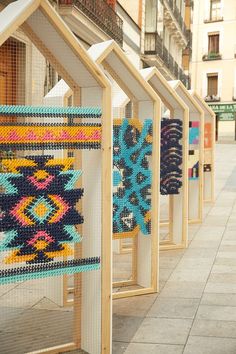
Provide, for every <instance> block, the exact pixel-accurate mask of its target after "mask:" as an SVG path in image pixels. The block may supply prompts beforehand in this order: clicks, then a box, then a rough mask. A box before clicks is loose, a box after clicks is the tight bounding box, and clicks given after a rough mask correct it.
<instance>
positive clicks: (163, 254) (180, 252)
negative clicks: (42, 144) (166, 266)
mask: <svg viewBox="0 0 236 354" xmlns="http://www.w3.org/2000/svg"><path fill="white" fill-rule="evenodd" d="M184 253H185V250H182V249H181V250H169V251H161V252H160V257H161V258H163V257H174V258H181V257H182V256H183V254H184Z"/></svg>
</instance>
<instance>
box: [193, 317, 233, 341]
mask: <svg viewBox="0 0 236 354" xmlns="http://www.w3.org/2000/svg"><path fill="white" fill-rule="evenodd" d="M190 334H191V335H193V336H207V337H210V336H212V337H225V338H227V337H229V338H236V322H234V321H232V322H230V321H216V320H198V319H197V320H195V321H194V323H193V327H192V329H191V332H190Z"/></svg>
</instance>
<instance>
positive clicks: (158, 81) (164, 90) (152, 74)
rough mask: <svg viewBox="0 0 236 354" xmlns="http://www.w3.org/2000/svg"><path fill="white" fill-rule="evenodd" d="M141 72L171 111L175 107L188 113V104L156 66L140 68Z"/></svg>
mask: <svg viewBox="0 0 236 354" xmlns="http://www.w3.org/2000/svg"><path fill="white" fill-rule="evenodd" d="M140 72H141V74H142V76H143V77H144V79H145V80H146V81H147V82H149V84H150V85H151V86H152V87H153V88H154V90H155V91H156V92H157V93H158V96H160V98H161V100H162V102H163V103H164V105H165V106H166V107H167V108H168V109H169V110H170V111H171V110H173V109H181V110H184V111H187V113H188V106H187V105H186V104H185V103H184V101H183V100H182V99H181V98H180V96H179V95H178V94H177V93H176V91H175V90H174V89H173V88H172V87H171V86H170V85H169V84H168V81H167V80H166V79H165V78H164V76H163V75H162V74H161V73H160V71H159V70H158V69H157V68H156V67H154V66H153V67H150V68H145V69H142V70H140Z"/></svg>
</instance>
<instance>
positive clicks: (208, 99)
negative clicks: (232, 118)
mask: <svg viewBox="0 0 236 354" xmlns="http://www.w3.org/2000/svg"><path fill="white" fill-rule="evenodd" d="M205 101H206V102H220V96H218V95H207V96H206V97H205Z"/></svg>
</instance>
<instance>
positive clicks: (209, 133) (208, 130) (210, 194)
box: [189, 90, 216, 203]
mask: <svg viewBox="0 0 236 354" xmlns="http://www.w3.org/2000/svg"><path fill="white" fill-rule="evenodd" d="M189 92H190V93H191V95H192V96H193V97H194V99H195V100H196V101H197V103H198V104H199V105H200V106H201V108H202V110H203V111H204V169H203V171H204V183H203V190H204V192H203V200H204V202H210V203H213V202H214V200H215V191H214V185H215V157H214V156H215V120H216V117H215V113H214V112H213V110H212V109H211V107H210V106H209V105H208V104H207V103H206V102H205V101H204V99H203V98H202V97H201V96H200V95H199V94H198V93H197V92H195V91H192V90H190V91H189Z"/></svg>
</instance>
